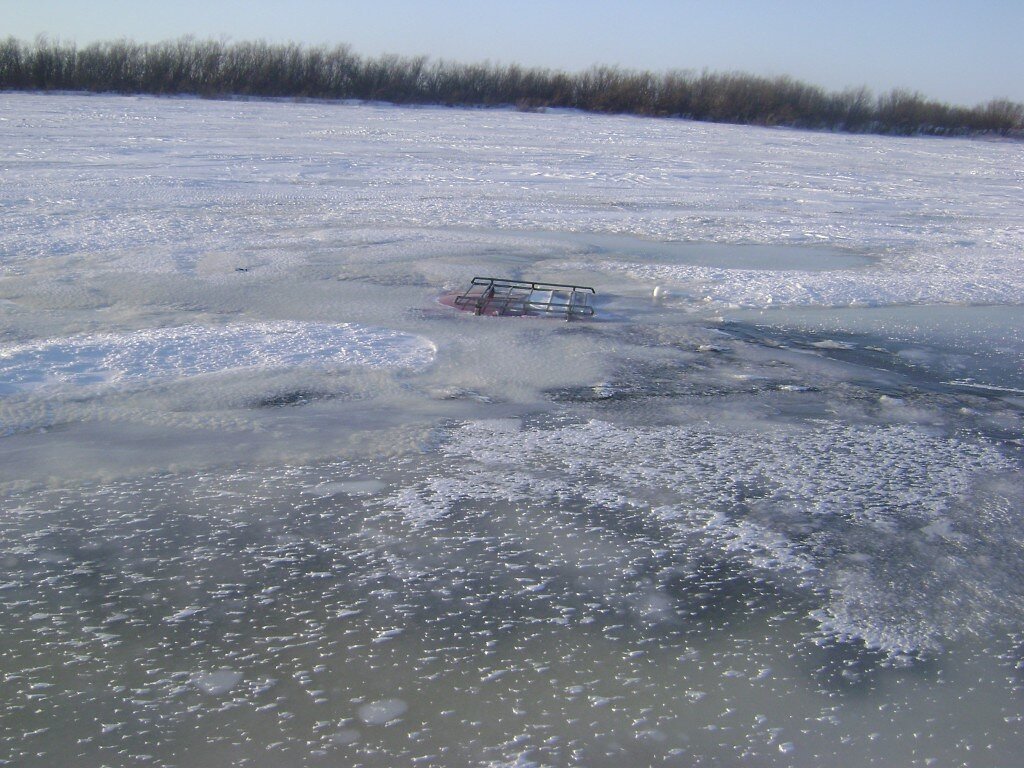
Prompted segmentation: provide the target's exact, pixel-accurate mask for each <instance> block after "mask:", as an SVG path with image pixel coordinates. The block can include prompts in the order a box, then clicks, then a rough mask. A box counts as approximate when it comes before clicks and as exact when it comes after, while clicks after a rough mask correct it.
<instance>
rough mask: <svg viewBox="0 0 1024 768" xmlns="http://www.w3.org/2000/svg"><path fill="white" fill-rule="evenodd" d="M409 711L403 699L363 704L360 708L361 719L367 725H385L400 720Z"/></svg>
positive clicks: (381, 700)
mask: <svg viewBox="0 0 1024 768" xmlns="http://www.w3.org/2000/svg"><path fill="white" fill-rule="evenodd" d="M408 709H409V706H408V705H407V704H406V703H405V702H404V701H402V700H401V699H380V700H378V701H371V702H370V703H369V704H363V706H361V707H360V708H359V719H360V720H362V721H363V722H364V723H366V724H367V725H385V724H386V723H390V722H391V721H393V720H397V719H398V718H400V717H401V716H402V715H404V714H405V713H406V711H407V710H408Z"/></svg>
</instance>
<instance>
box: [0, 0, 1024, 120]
mask: <svg viewBox="0 0 1024 768" xmlns="http://www.w3.org/2000/svg"><path fill="white" fill-rule="evenodd" d="M41 33H45V34H47V35H49V36H50V37H51V38H57V39H60V40H62V41H65V42H76V43H78V44H79V45H85V44H87V43H90V42H94V41H97V40H112V39H118V38H130V39H133V40H136V41H139V42H153V41H158V40H165V39H169V38H177V37H180V36H182V35H187V34H192V35H196V36H197V37H201V38H206V37H212V38H217V39H221V38H224V39H227V40H252V39H263V40H267V41H271V42H288V41H294V42H301V43H308V44H321V43H329V44H334V43H348V44H350V45H351V46H352V48H353V50H354V51H355V52H356V53H360V54H363V55H376V54H380V53H398V54H407V55H418V54H426V55H428V56H430V57H431V58H432V59H447V60H452V61H462V62H479V61H491V62H501V63H505V64H509V63H513V62H515V63H519V64H523V65H526V66H539V67H547V68H552V69H564V70H569V71H575V70H580V69H585V68H587V67H589V66H591V65H593V64H608V65H619V66H622V67H625V68H629V69H650V70H654V71H663V70H668V69H684V70H685V69H689V70H698V71H699V70H701V69H705V68H707V69H709V70H712V71H744V72H751V73H755V74H762V75H769V76H774V75H792V76H793V77H795V78H797V79H800V80H804V81H807V82H810V83H815V84H818V85H822V86H824V87H826V88H828V89H836V90H838V89H842V88H845V87H847V86H860V85H867V86H868V87H869V88H871V89H872V90H873V91H875V92H876V93H879V92H883V91H887V90H889V89H891V88H894V87H901V88H908V89H910V90H914V91H920V92H921V93H922V94H924V95H925V96H928V97H931V98H936V99H939V100H940V101H946V102H951V103H956V104H965V105H971V106H973V105H974V104H977V103H979V102H983V101H987V100H989V99H991V98H994V97H1008V98H1010V99H1013V100H1014V101H1020V102H1024V53H1022V50H1024V0H956V1H954V0H845V1H843V0H675V1H674V2H673V1H672V0H632V1H631V2H630V1H629V0H589V1H587V0H519V1H517V0H504V1H502V2H492V1H490V0H447V1H445V2H415V1H414V0H249V1H243V0H162V1H161V2H149V1H148V0H0V37H6V36H8V35H13V36H14V37H17V38H21V39H23V40H31V39H34V38H35V36H36V35H37V34H41Z"/></svg>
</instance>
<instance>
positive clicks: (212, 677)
mask: <svg viewBox="0 0 1024 768" xmlns="http://www.w3.org/2000/svg"><path fill="white" fill-rule="evenodd" d="M241 680H242V673H241V672H236V671H235V670H233V669H226V668H225V669H218V670H216V671H215V672H201V673H199V674H197V675H195V676H194V677H193V678H192V683H193V684H194V685H195V686H196V688H198V689H199V690H200V691H202V692H203V693H205V694H207V695H209V696H220V695H222V694H225V693H227V692H228V691H230V690H231V689H232V688H234V687H235V686H236V685H238V683H239V682H240V681H241Z"/></svg>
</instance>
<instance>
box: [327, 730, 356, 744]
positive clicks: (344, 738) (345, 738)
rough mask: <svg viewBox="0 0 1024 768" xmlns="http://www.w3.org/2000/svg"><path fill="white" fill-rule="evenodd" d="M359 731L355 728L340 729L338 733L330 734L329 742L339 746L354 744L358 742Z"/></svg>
mask: <svg viewBox="0 0 1024 768" xmlns="http://www.w3.org/2000/svg"><path fill="white" fill-rule="evenodd" d="M359 736H360V734H359V731H357V730H356V729H355V728H342V729H341V730H340V731H337V732H336V733H333V734H331V741H332V742H333V743H334V744H337V745H339V746H344V745H346V744H355V743H356V742H357V741H359Z"/></svg>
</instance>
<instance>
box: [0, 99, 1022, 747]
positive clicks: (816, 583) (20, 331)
mask: <svg viewBox="0 0 1024 768" xmlns="http://www.w3.org/2000/svg"><path fill="white" fill-rule="evenodd" d="M0 106H2V109H0V216H2V222H3V228H2V231H0V493H2V500H3V501H2V507H0V567H2V568H3V573H0V604H2V611H3V619H2V627H3V632H2V633H0V659H2V662H0V762H3V761H8V762H11V763H12V764H17V765H26V766H48V765H54V764H68V765H72V764H73V765H76V766H100V765H113V764H116V765H128V764H134V763H136V762H139V763H144V764H150V765H165V766H185V765H194V764H197V763H202V764H207V763H209V764H211V765H212V764H225V765H226V764H240V765H241V764H245V765H254V766H262V765H265V766H279V765H337V764H344V765H353V766H355V765H360V766H394V765H434V766H453V765H466V766H487V765H494V766H498V765H501V766H505V765H510V766H511V765H520V766H561V765H586V766H621V765H732V764H751V765H786V766H789V765H809V766H810V765H825V764H858V765H908V766H910V765H922V766H923V765H945V764H955V765H966V766H1004V765H1005V766H1009V765H1015V764H1016V762H1017V761H1018V759H1019V754H1020V751H1021V749H1022V748H1024V736H1022V734H1024V731H1022V728H1021V722H1022V721H1021V715H1020V711H1021V707H1020V705H1021V692H1022V683H1024V680H1022V678H1021V667H1022V665H1024V661H1022V659H1024V624H1022V622H1021V616H1024V604H1022V598H1021V595H1024V547H1022V544H1021V542H1024V483H1022V481H1021V477H1022V475H1021V463H1022V454H1021V451H1022V448H1024V443H1022V433H1024V396H1022V392H1024V277H1022V275H1024V269H1022V263H1021V262H1022V259H1024V208H1022V207H1021V205H1020V200H1021V199H1024V149H1022V147H1021V144H1020V143H1019V142H1004V141H987V140H974V141H970V140H960V139H931V138H915V139H903V138H885V137H874V136H847V135H829V134H816V133H807V132H798V131H789V130H769V129H757V128H741V127H733V126H716V125H706V124H698V123H690V122H685V121H675V120H649V119H648V120H645V119H637V118H630V117H611V116H594V115H581V114H575V113H569V112H552V113H546V114H533V113H520V112H515V111H505V110H455V109H443V108H396V107H388V106H374V105H352V104H344V105H342V104H318V103H291V102H283V101H282V102H249V101H205V100H197V99H154V98H135V97H114V96H77V95H67V94H64V95H31V94H0ZM477 274H484V275H497V276H509V277H515V278H525V279H535V280H547V281H552V282H560V283H575V284H585V285H594V286H595V287H596V288H597V291H598V297H597V301H596V307H597V311H598V316H597V317H596V318H595V319H594V320H593V321H587V322H569V323H566V322H559V321H550V320H543V319H502V318H491V317H474V316H472V315H471V314H468V313H460V312H456V311H454V310H451V309H450V308H448V307H445V306H443V305H442V304H441V303H440V302H439V301H438V297H439V296H440V295H441V294H443V293H444V292H446V291H449V290H452V289H455V288H458V287H461V286H464V285H465V284H466V283H467V282H468V280H469V279H470V278H471V277H472V276H474V275H477Z"/></svg>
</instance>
